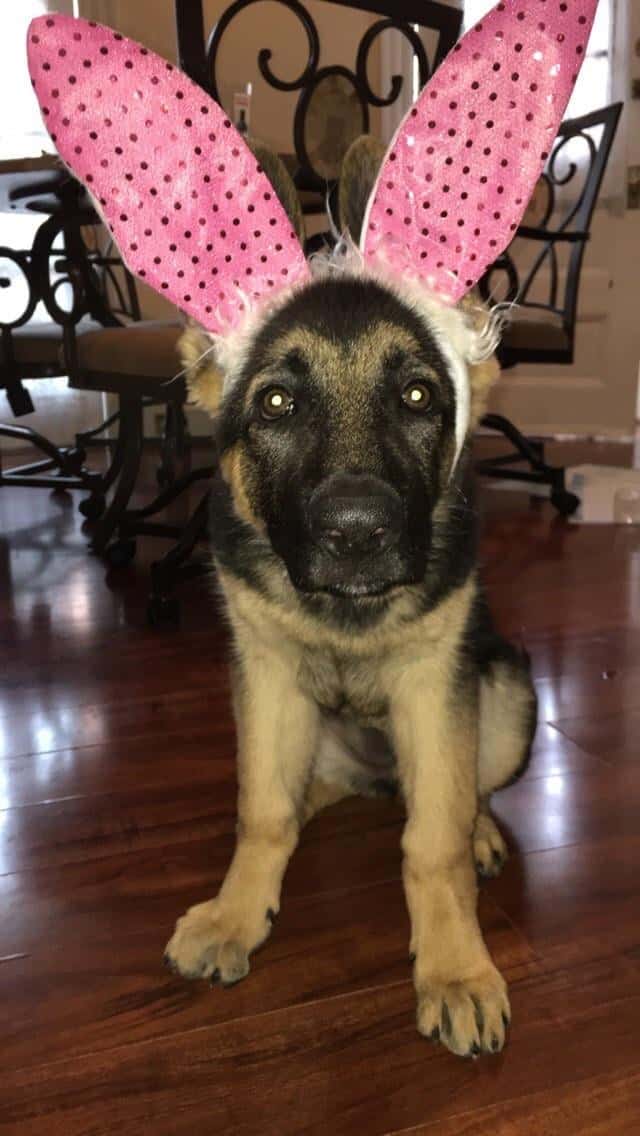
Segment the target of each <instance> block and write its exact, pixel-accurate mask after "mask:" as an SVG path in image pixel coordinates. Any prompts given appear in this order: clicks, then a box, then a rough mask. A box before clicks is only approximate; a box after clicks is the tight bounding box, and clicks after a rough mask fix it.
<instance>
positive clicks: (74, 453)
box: [64, 446, 87, 476]
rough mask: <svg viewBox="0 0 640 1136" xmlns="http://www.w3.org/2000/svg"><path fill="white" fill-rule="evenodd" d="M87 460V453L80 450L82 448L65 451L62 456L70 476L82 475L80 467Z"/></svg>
mask: <svg viewBox="0 0 640 1136" xmlns="http://www.w3.org/2000/svg"><path fill="white" fill-rule="evenodd" d="M86 460H87V451H86V450H83V449H82V446H77V447H75V448H74V449H72V450H67V451H66V453H65V455H64V464H65V466H66V468H67V469H68V470H69V473H70V474H72V475H76V476H77V475H78V474H80V473H82V467H83V466H84V463H85V461H86Z"/></svg>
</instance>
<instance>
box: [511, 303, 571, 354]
mask: <svg viewBox="0 0 640 1136" xmlns="http://www.w3.org/2000/svg"><path fill="white" fill-rule="evenodd" d="M501 345H502V347H503V348H505V347H506V348H508V349H509V350H512V351H538V350H543V351H544V350H546V351H566V350H568V349H569V347H570V346H571V343H570V340H569V336H568V335H567V333H566V331H565V330H564V328H563V326H562V321H561V320H560V318H559V317H558V316H556V315H554V314H553V313H552V312H550V313H549V314H548V316H547V315H546V314H545V313H544V312H540V311H539V310H538V309H536V310H535V315H533V313H532V315H531V317H529V315H528V314H525V313H524V310H523V309H522V308H521V309H520V310H518V309H517V308H516V315H515V317H514V319H512V320H511V322H510V323H508V324H507V326H506V327H505V329H504V332H503V335H502V344H501Z"/></svg>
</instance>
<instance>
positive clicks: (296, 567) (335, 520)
mask: <svg viewBox="0 0 640 1136" xmlns="http://www.w3.org/2000/svg"><path fill="white" fill-rule="evenodd" d="M219 428H220V435H219V436H220V442H221V450H222V469H223V472H224V474H225V476H226V478H227V480H228V481H229V483H230V485H231V490H232V494H233V498H234V503H235V506H236V509H237V511H238V513H239V514H240V516H241V517H242V518H243V519H244V520H246V521H248V522H249V523H252V524H253V525H254V526H255V527H256V528H258V529H260V530H261V531H262V532H263V533H266V534H267V536H268V539H269V541H270V543H271V545H272V547H273V549H274V551H275V552H276V554H277V555H278V556H279V557H281V559H282V560H283V561H284V564H285V565H286V568H287V571H288V573H289V576H290V578H291V581H292V583H293V584H294V586H295V587H296V588H297V589H299V590H300V591H301V592H304V593H322V592H324V593H329V594H332V595H336V596H341V597H349V598H352V599H356V598H358V597H364V596H374V595H381V594H383V593H385V592H388V591H389V590H390V589H392V588H394V587H397V586H400V585H406V584H415V583H418V582H419V581H420V580H422V579H423V577H424V574H425V570H426V564H427V558H428V554H429V549H430V539H431V521H432V514H433V511H434V508H435V507H436V505H437V503H438V500H439V499H440V497H441V494H442V492H443V490H444V488H445V487H446V485H447V482H448V478H449V474H450V470H451V465H452V462H453V459H454V454H455V395H454V387H453V383H452V378H451V374H450V368H449V365H448V363H447V362H446V360H445V358H444V356H443V354H442V352H441V351H440V350H439V348H438V345H437V343H436V340H435V338H434V336H433V335H432V334H430V332H429V331H428V329H427V325H426V323H425V321H423V320H422V319H420V318H419V317H418V316H417V315H416V314H415V313H414V312H413V311H412V310H411V309H410V308H409V307H408V306H407V305H405V304H404V303H402V301H401V300H400V299H398V298H397V297H396V296H394V295H393V294H392V293H391V292H389V291H387V290H386V289H385V288H384V287H382V286H381V285H379V284H377V283H376V282H374V281H372V280H358V279H324V280H319V281H317V282H316V283H314V284H312V285H311V286H310V287H308V288H306V289H304V290H303V291H302V292H300V293H298V294H297V295H295V296H294V297H293V298H292V299H291V300H290V301H289V302H288V303H287V304H286V305H285V306H284V307H283V308H281V309H280V310H279V311H278V312H277V313H276V314H275V315H274V316H272V317H271V319H270V320H268V322H267V323H266V324H265V325H263V326H262V328H261V329H260V330H259V332H258V333H257V335H256V337H255V339H254V340H253V342H252V344H251V346H250V348H249V351H248V353H247V354H246V357H245V359H244V362H243V365H242V370H241V374H240V376H239V378H238V379H237V381H236V382H235V383H234V384H233V387H232V390H231V393H230V395H229V396H227V398H225V400H224V403H223V406H222V410H221V417H220V423H219Z"/></svg>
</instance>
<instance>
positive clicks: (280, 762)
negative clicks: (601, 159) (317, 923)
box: [167, 308, 532, 1054]
mask: <svg viewBox="0 0 640 1136" xmlns="http://www.w3.org/2000/svg"><path fill="white" fill-rule="evenodd" d="M476 311H478V314H477V316H476V315H474V314H473V312H476ZM471 318H477V319H478V320H480V319H481V318H482V313H481V311H479V310H478V309H476V308H474V309H473V311H472V315H471ZM185 343H186V346H185V347H184V350H185V358H187V357H190V358H191V360H192V362H193V365H194V367H195V379H192V380H191V382H192V385H193V383H194V382H195V384H196V388H197V393H198V398H199V400H200V403H201V405H207V404H209V405H210V406H211V407H212V408H214V409H215V408H217V406H218V405H219V399H220V391H221V385H220V383H219V379H218V376H216V375H215V369H214V368H212V366H211V364H210V362H209V361H200V362H197V358H198V346H199V345H200V344H199V342H198V336H197V334H196V332H195V331H193V330H191V331H190V332H188V333H186V335H185ZM415 347H416V345H415V343H414V342H413V340H412V337H411V336H410V335H409V334H407V333H404V332H401V331H400V330H399V329H398V328H396V327H388V326H386V324H385V323H384V322H383V321H380V322H378V323H375V324H372V326H371V327H370V328H369V329H368V332H367V334H366V335H364V336H362V337H361V338H360V340H359V341H358V342H357V343H355V344H351V345H344V344H338V343H335V342H332V341H331V339H329V338H325V337H323V336H320V335H318V334H315V333H312V332H310V331H308V330H301V329H298V330H295V331H293V332H290V333H289V334H288V335H286V336H283V337H281V338H280V339H279V340H278V341H277V343H275V344H274V345H273V349H272V353H271V357H270V358H268V360H267V363H266V367H265V369H264V371H263V372H262V373H261V374H259V375H256V376H255V378H254V380H253V382H252V384H251V386H250V389H249V391H248V395H247V397H248V398H252V397H255V390H256V384H258V385H259V384H264V383H265V382H267V381H275V377H276V376H277V373H278V364H279V361H280V359H282V358H283V357H284V355H285V354H287V353H288V352H289V351H293V350H295V351H297V352H299V353H300V354H301V355H302V356H303V357H304V358H305V360H306V361H307V364H308V366H309V367H310V368H313V371H314V376H315V377H316V381H324V382H326V383H328V384H329V385H330V390H331V393H332V398H333V405H332V419H333V421H334V422H335V423H336V424H337V428H336V429H335V430H334V431H333V434H334V435H335V436H336V437H337V439H338V441H337V442H335V443H333V444H334V445H335V446H337V447H338V448H340V454H338V453H336V454H334V455H333V457H334V464H335V465H336V468H340V460H339V459H340V457H341V454H342V450H344V454H345V455H346V457H348V459H349V461H350V462H357V457H358V447H359V446H360V445H361V444H362V442H361V439H362V438H366V431H362V430H361V425H362V422H363V421H365V420H366V417H367V415H368V414H369V413H370V408H369V393H368V392H369V391H370V389H371V386H372V383H373V382H374V380H375V377H376V370H377V369H378V368H379V366H380V359H381V357H383V356H384V355H385V354H386V353H387V352H388V351H390V350H398V349H399V348H400V349H402V350H405V351H407V352H412V351H414V350H415ZM207 376H208V378H207ZM496 377H497V365H496V364H495V362H494V361H493V360H491V361H489V362H487V363H482V364H477V365H475V366H472V367H471V368H470V379H471V386H472V411H471V415H472V420H473V423H475V422H476V421H477V419H478V418H479V416H480V415H481V414H482V412H483V410H484V406H485V404H486V397H487V393H488V390H489V388H490V386H491V384H492V382H493V381H494V379H495V378H496ZM208 382H209V383H211V390H210V391H206V390H205V389H204V387H205V386H206V384H207V383H208ZM201 384H202V385H201ZM221 465H222V473H223V476H224V477H225V478H226V480H227V482H228V484H229V485H230V487H231V490H232V496H233V501H234V505H235V508H236V510H237V512H238V514H239V515H240V516H241V517H242V518H243V519H244V520H246V521H248V523H250V524H251V525H253V526H254V527H255V528H256V529H258V530H261V531H264V526H263V525H262V522H261V520H260V517H259V512H258V508H257V504H256V500H255V499H254V498H255V497H256V494H255V493H254V491H253V484H252V470H251V463H250V459H249V457H248V453H247V450H246V448H245V447H243V446H242V445H240V444H238V445H236V446H235V447H234V448H233V449H231V450H230V451H228V452H227V453H226V454H225V455H224V457H223V459H222V463H221ZM442 507H444V505H443V506H442ZM436 512H437V510H436ZM218 578H219V581H220V584H221V586H222V589H223V591H224V595H225V599H226V604H227V609H228V613H229V617H230V620H231V624H232V627H233V631H234V638H235V647H236V665H235V671H234V709H235V713H236V719H237V727H238V777H239V798H238V837H237V845H236V850H235V853H234V857H233V860H232V863H231V866H230V868H229V871H228V873H227V875H226V877H225V880H224V882H223V884H222V886H221V888H220V891H219V893H218V895H217V896H216V898H215V899H212V900H209V901H207V902H205V903H203V904H199V905H197V906H196V907H194V908H191V909H190V910H189V911H188V912H187V913H186V915H185V916H183V918H182V919H180V920H179V921H178V924H177V926H176V930H175V933H174V935H173V937H172V939H171V941H170V942H169V944H168V947H167V957H168V960H169V963H170V965H171V966H172V967H173V968H174V969H175V970H177V971H179V972H180V973H181V974H183V975H185V976H186V977H211V976H218V977H219V978H220V979H221V981H222V982H225V983H231V982H235V981H237V980H238V979H240V978H242V977H244V975H245V974H246V973H247V971H248V969H249V961H248V959H249V955H250V953H251V952H252V951H253V950H254V949H256V947H258V946H259V945H260V944H261V943H262V942H263V941H264V939H265V938H266V937H267V936H268V934H269V930H270V922H271V918H272V917H273V915H274V914H275V913H276V912H277V911H278V909H279V904H280V890H281V884H282V878H283V875H284V872H285V869H286V865H287V863H288V860H289V857H290V856H291V854H292V852H293V850H294V848H295V846H296V843H297V839H298V834H299V830H300V827H301V825H302V824H304V823H305V822H306V821H307V820H308V819H309V818H310V817H311V816H313V814H314V813H315V812H317V811H318V810H319V809H321V808H324V807H326V806H327V805H329V804H332V803H334V802H335V801H338V800H340V799H341V798H342V797H344V796H346V795H348V794H349V793H353V792H363V793H367V794H375V793H376V792H377V791H378V786H379V785H380V783H381V782H382V784H384V783H385V779H388V777H389V776H390V770H393V769H394V768H395V766H394V765H393V762H394V760H395V762H397V774H398V776H399V780H400V785H401V789H402V794H403V797H404V801H405V804H406V810H407V821H406V827H405V830H404V835H403V838H402V848H403V853H404V864H403V879H404V886H405V892H406V897H407V904H408V908H409V913H410V917H411V951H412V953H413V954H414V955H415V970H414V979H415V986H416V992H417V998H418V1028H419V1029H420V1030H421V1032H423V1033H425V1034H428V1035H432V1036H435V1034H436V1032H437V1031H439V1035H440V1036H441V1038H442V1040H443V1041H444V1043H445V1044H446V1045H447V1046H448V1047H449V1049H451V1050H452V1051H453V1052H454V1053H459V1054H469V1053H475V1052H479V1051H480V1050H481V1049H483V1050H485V1051H492V1050H493V1051H495V1050H498V1049H501V1048H502V1045H503V1044H504V1040H505V1027H506V1023H507V1022H508V1018H509V1013H510V1011H509V1002H508V998H507V993H506V987H505V984H504V981H503V979H502V978H501V976H500V975H499V973H498V972H497V970H496V969H495V967H494V965H493V963H492V961H491V958H490V956H489V954H488V952H487V949H486V947H485V945H484V942H483V939H482V934H481V931H480V927H479V924H478V919H477V914H476V874H475V867H476V864H477V866H478V867H479V869H480V870H481V871H483V872H485V874H494V873H495V871H496V870H498V866H499V863H501V862H502V860H503V859H504V857H505V855H506V851H505V848H504V843H503V842H502V838H501V837H500V834H499V832H498V830H497V828H496V826H495V824H494V822H493V820H492V819H491V816H490V813H489V810H488V803H487V800H486V799H485V798H486V797H487V795H488V794H489V793H490V792H491V790H492V789H493V788H495V787H496V786H497V785H499V784H501V783H503V781H504V780H505V779H506V777H508V776H509V775H510V774H511V773H513V772H514V770H515V768H516V766H517V764H518V762H519V761H520V760H521V758H522V756H523V751H524V746H525V744H526V739H527V736H528V723H529V720H530V716H531V709H532V703H531V693H530V688H529V687H528V686H527V684H526V681H525V680H523V681H522V683H521V684H519V680H518V679H517V678H516V679H515V680H514V676H513V675H512V674H511V673H510V672H509V669H508V667H507V668H506V670H504V671H503V670H501V665H500V664H497V665H496V666H495V668H494V670H493V671H492V672H491V673H490V674H489V675H487V676H486V677H484V678H483V679H482V680H481V681H480V680H478V676H477V675H476V674H475V672H474V673H472V674H470V675H467V674H466V672H464V671H463V665H462V663H463V650H462V647H463V640H464V636H465V634H466V628H467V626H468V624H469V617H470V611H471V606H472V604H473V602H474V598H475V596H476V592H477V581H476V579H475V577H474V576H473V575H472V576H471V577H469V579H468V580H467V582H466V583H465V584H464V585H463V586H462V587H459V588H458V589H457V590H454V591H452V592H450V593H449V594H448V595H447V597H446V598H445V599H444V600H442V601H441V602H440V603H439V604H438V605H437V606H436V607H435V609H433V610H431V611H429V612H427V613H424V611H423V609H422V602H421V591H420V588H413V587H398V588H396V589H395V591H393V592H392V593H391V594H390V596H387V597H385V600H384V601H379V600H377V599H375V598H371V599H369V600H366V601H364V600H363V601H362V602H367V603H370V604H372V605H374V607H375V606H376V605H378V604H380V603H382V602H383V603H384V605H385V606H384V607H381V608H380V609H379V610H380V611H381V612H383V614H381V616H380V618H379V620H378V621H377V622H373V623H372V624H371V626H370V627H369V628H368V629H366V630H362V631H359V632H358V633H357V634H356V633H353V632H351V631H348V630H345V629H341V628H340V627H339V626H337V625H333V624H331V623H329V622H326V621H324V620H322V619H321V618H319V617H317V616H316V615H313V614H311V613H310V611H309V609H308V608H307V607H305V606H303V604H302V603H301V601H300V597H299V595H298V593H297V592H296V590H295V588H294V587H293V585H292V583H291V581H290V579H289V576H288V574H287V572H286V569H285V567H284V564H282V565H281V566H277V562H275V563H274V562H273V561H272V560H270V559H268V560H267V561H266V563H265V567H264V569H263V576H262V579H261V581H260V583H261V588H260V590H257V589H256V588H254V587H250V586H249V585H248V584H246V583H244V582H243V581H242V580H240V579H239V578H237V577H236V576H234V575H232V574H231V573H229V572H228V571H226V570H224V569H223V568H221V567H219V570H218ZM376 739H377V742H378V743H379V744H378V746H377V750H376ZM385 739H386V740H385ZM374 751H376V752H375V755H374ZM479 794H480V800H479Z"/></svg>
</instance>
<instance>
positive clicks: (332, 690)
mask: <svg viewBox="0 0 640 1136" xmlns="http://www.w3.org/2000/svg"><path fill="white" fill-rule="evenodd" d="M298 681H299V683H300V686H301V687H302V689H303V690H304V691H305V692H306V693H307V694H310V695H311V696H312V698H314V699H315V700H316V702H317V703H318V704H319V705H320V706H322V707H323V708H324V709H325V710H331V711H333V712H334V713H337V714H344V715H345V716H348V717H353V718H356V719H357V721H358V722H361V723H362V724H363V725H366V724H371V723H379V722H380V720H381V719H384V718H385V717H386V715H387V710H388V700H387V696H386V692H385V690H384V688H383V683H382V681H381V677H380V673H379V668H378V667H377V666H376V664H375V662H372V660H370V659H368V660H362V659H345V658H339V657H337V656H335V655H331V654H329V653H327V652H321V651H307V652H306V653H305V655H304V656H303V659H302V663H301V666H300V672H299V676H298Z"/></svg>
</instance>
